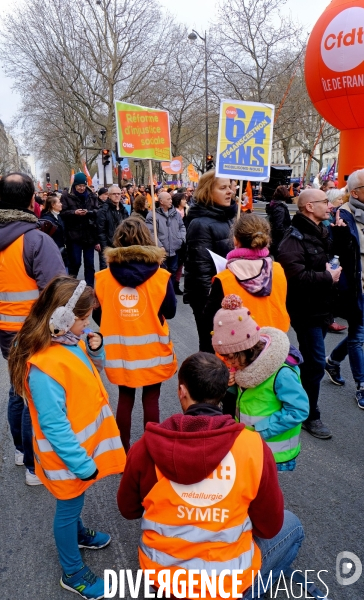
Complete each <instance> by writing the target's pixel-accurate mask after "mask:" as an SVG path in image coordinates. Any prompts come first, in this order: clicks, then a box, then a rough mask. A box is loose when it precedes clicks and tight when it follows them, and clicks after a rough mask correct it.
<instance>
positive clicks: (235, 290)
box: [215, 262, 290, 333]
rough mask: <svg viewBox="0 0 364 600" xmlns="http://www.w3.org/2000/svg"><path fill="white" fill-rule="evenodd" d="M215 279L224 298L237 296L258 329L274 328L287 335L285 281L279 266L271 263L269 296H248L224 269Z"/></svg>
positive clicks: (233, 277) (287, 318)
mask: <svg viewBox="0 0 364 600" xmlns="http://www.w3.org/2000/svg"><path fill="white" fill-rule="evenodd" d="M215 279H220V281H221V285H222V289H223V292H224V296H228V295H229V294H237V296H240V298H241V299H242V301H243V304H244V306H246V307H247V308H248V309H249V310H250V312H251V316H252V318H253V319H254V320H255V321H256V322H257V323H258V325H260V327H276V328H277V329H280V330H281V331H284V332H285V333H287V331H288V329H289V326H290V319H289V315H288V312H287V309H286V296H287V279H286V276H285V274H284V271H283V269H282V267H281V265H280V264H279V263H277V262H274V263H273V281H272V291H271V293H270V296H262V297H258V296H254V295H252V294H249V292H247V291H246V290H245V289H244V288H243V287H242V286H241V285H240V284H239V283H238V281H237V279H236V277H235V275H233V273H231V271H229V269H225V271H222V272H221V273H219V274H218V275H216V276H215Z"/></svg>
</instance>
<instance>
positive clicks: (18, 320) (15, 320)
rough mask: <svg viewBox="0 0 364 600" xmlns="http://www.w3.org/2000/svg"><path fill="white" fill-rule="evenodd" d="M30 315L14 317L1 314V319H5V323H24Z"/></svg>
mask: <svg viewBox="0 0 364 600" xmlns="http://www.w3.org/2000/svg"><path fill="white" fill-rule="evenodd" d="M27 316H28V315H25V316H23V317H19V316H18V317H14V315H2V314H0V321H4V322H5V323H24V321H25V319H26V318H27Z"/></svg>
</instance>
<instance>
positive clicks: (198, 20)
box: [0, 0, 329, 125]
mask: <svg viewBox="0 0 364 600" xmlns="http://www.w3.org/2000/svg"><path fill="white" fill-rule="evenodd" d="M129 1H130V2H132V0H129ZM160 1H161V3H162V4H163V5H164V6H165V7H166V8H167V9H168V10H169V12H171V13H174V14H175V15H176V16H177V18H178V19H179V20H180V21H181V22H183V23H186V25H188V26H189V27H191V28H192V27H193V28H195V29H197V31H200V32H201V33H203V31H204V30H205V29H208V27H209V21H212V20H213V18H214V16H215V9H214V6H215V3H214V0H182V1H181V2H176V0H160ZM15 4H16V0H10V2H9V0H0V19H1V17H2V16H3V15H4V14H5V13H6V12H8V11H12V10H16V6H15ZM328 4H329V0H287V3H286V7H287V11H290V12H291V15H292V17H293V18H294V19H297V22H301V23H302V25H303V28H304V29H306V30H307V32H308V33H309V32H310V30H311V29H312V27H313V25H314V24H315V22H316V21H317V19H318V17H319V16H320V15H321V14H322V12H323V11H324V9H325V8H326V6H327V5H328ZM147 35H148V32H146V36H147ZM0 66H1V65H0ZM11 87H12V81H11V79H8V78H6V77H5V76H4V74H3V70H2V68H1V70H0V119H2V121H3V122H4V123H5V125H8V124H9V123H10V121H11V119H12V117H14V115H15V113H16V110H17V108H18V106H19V96H18V95H17V94H16V91H14V90H12V89H11Z"/></svg>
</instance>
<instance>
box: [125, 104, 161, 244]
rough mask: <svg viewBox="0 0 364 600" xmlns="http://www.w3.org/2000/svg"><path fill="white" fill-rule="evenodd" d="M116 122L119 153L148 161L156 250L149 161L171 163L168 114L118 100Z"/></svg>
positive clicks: (151, 178) (155, 227)
mask: <svg viewBox="0 0 364 600" xmlns="http://www.w3.org/2000/svg"><path fill="white" fill-rule="evenodd" d="M115 121H116V133H117V140H118V148H119V153H120V154H122V155H123V156H125V155H127V156H128V158H133V159H139V160H140V159H141V160H143V159H147V160H149V177H150V186H151V196H152V211H153V229H154V243H155V245H156V246H158V239H157V222H156V214H155V200H154V182H153V168H152V160H157V161H170V160H171V157H172V154H171V136H170V131H169V113H168V112H167V111H166V110H158V109H156V108H147V107H146V106H139V105H137V104H128V103H127V102H119V101H118V100H117V101H116V102H115Z"/></svg>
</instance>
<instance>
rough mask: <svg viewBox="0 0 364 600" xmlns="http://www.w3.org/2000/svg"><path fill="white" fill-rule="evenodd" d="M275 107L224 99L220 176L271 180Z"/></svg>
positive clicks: (219, 153) (219, 156)
mask: <svg viewBox="0 0 364 600" xmlns="http://www.w3.org/2000/svg"><path fill="white" fill-rule="evenodd" d="M273 121H274V106H273V105H272V104H262V103H258V102H244V101H240V100H222V101H221V106H220V121H219V137H218V143H217V158H216V176H217V177H228V178H230V179H245V180H247V181H269V172H270V161H271V151H272V140H273Z"/></svg>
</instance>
